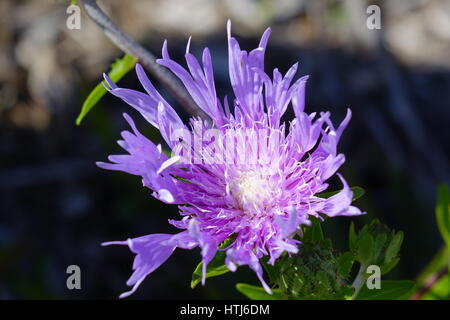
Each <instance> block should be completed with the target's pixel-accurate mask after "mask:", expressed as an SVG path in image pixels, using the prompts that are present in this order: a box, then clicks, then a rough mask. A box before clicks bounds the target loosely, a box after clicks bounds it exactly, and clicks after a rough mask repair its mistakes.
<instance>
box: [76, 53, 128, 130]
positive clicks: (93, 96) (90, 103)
mask: <svg viewBox="0 0 450 320" xmlns="http://www.w3.org/2000/svg"><path fill="white" fill-rule="evenodd" d="M136 62H137V58H135V57H133V56H131V55H129V54H126V55H125V56H123V57H122V58H120V59H117V60H116V61H115V62H114V63H113V64H112V65H111V70H110V71H109V73H108V76H109V77H110V78H111V80H112V81H114V82H118V81H119V80H120V79H122V78H123V76H125V75H126V74H127V73H128V72H129V71H130V70H131V69H133V67H134V66H135V65H136ZM103 83H104V81H102V82H100V83H99V84H98V85H97V86H96V87H95V88H94V90H92V91H91V93H89V95H88V97H87V98H86V100H84V102H83V106H82V107H81V112H80V114H79V115H78V117H77V120H76V121H75V123H76V124H77V125H80V124H81V121H82V120H83V119H84V117H86V115H87V114H88V113H89V111H91V110H92V108H93V107H94V106H95V105H96V104H97V102H99V101H100V99H101V98H102V97H103V96H104V95H105V93H106V89H105V87H104V86H103Z"/></svg>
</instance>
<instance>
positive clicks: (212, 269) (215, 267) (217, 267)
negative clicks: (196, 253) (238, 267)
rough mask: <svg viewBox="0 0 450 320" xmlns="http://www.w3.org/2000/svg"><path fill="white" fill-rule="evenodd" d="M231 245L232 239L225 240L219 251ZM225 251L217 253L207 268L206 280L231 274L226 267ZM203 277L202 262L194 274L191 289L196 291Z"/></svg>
mask: <svg viewBox="0 0 450 320" xmlns="http://www.w3.org/2000/svg"><path fill="white" fill-rule="evenodd" d="M230 243H231V240H230V239H227V240H225V241H224V242H223V243H222V244H221V245H220V246H219V249H223V248H226V247H227V246H229V245H230ZM225 258H226V252H225V251H223V250H222V251H217V253H216V255H215V256H214V258H213V259H212V260H211V261H210V263H208V265H207V266H206V278H212V277H217V276H220V275H222V274H225V273H227V272H229V271H230V270H229V269H228V268H227V267H226V266H225ZM202 275H203V262H200V263H199V264H198V265H197V267H196V268H195V270H194V272H193V273H192V280H191V288H192V289H194V288H195V287H196V286H197V285H198V284H199V283H200V282H201V281H202Z"/></svg>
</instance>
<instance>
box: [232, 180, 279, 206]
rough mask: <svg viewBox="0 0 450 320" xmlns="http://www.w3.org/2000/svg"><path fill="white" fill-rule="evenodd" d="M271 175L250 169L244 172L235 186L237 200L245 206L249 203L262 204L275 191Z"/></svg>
mask: <svg viewBox="0 0 450 320" xmlns="http://www.w3.org/2000/svg"><path fill="white" fill-rule="evenodd" d="M270 177H271V176H270V175H269V174H267V173H265V172H261V171H248V172H245V173H244V174H242V175H241V176H240V177H239V178H238V179H237V183H236V185H235V188H234V192H235V194H234V196H235V198H236V200H237V201H238V202H239V203H240V204H241V206H243V207H244V208H245V207H247V205H253V206H262V205H263V203H264V202H265V201H266V200H269V199H270V198H271V195H272V191H273V188H274V186H273V183H271V181H270Z"/></svg>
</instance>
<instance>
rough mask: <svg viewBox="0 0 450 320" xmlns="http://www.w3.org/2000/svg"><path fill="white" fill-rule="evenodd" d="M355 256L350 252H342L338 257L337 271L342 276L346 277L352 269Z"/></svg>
mask: <svg viewBox="0 0 450 320" xmlns="http://www.w3.org/2000/svg"><path fill="white" fill-rule="evenodd" d="M354 261H355V256H354V255H353V253H351V252H344V253H342V254H341V255H340V256H339V257H338V272H339V274H340V275H341V276H342V277H343V278H347V277H348V276H349V275H350V271H351V270H352V266H353V263H354Z"/></svg>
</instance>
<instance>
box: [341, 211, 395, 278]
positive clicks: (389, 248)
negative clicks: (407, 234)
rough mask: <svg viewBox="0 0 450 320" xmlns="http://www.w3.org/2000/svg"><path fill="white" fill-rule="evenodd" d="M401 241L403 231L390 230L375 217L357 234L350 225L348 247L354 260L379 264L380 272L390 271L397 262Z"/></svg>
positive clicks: (364, 263) (362, 263)
mask: <svg viewBox="0 0 450 320" xmlns="http://www.w3.org/2000/svg"><path fill="white" fill-rule="evenodd" d="M402 242H403V232H401V231H399V232H395V231H390V230H389V229H388V227H387V226H385V225H383V224H381V223H380V222H379V221H378V220H377V219H375V220H373V221H372V222H371V223H370V224H368V225H365V226H364V227H363V228H362V229H361V231H360V232H359V233H358V234H357V233H356V232H355V227H354V225H353V224H352V225H351V226H350V231H349V247H350V250H351V252H353V253H354V255H355V258H356V260H357V261H358V262H359V263H360V264H361V265H364V266H369V265H378V266H380V268H381V273H382V274H386V273H388V272H389V271H391V270H392V269H393V268H394V267H395V266H396V265H397V263H398V262H399V258H398V252H399V250H400V247H401V245H402Z"/></svg>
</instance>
